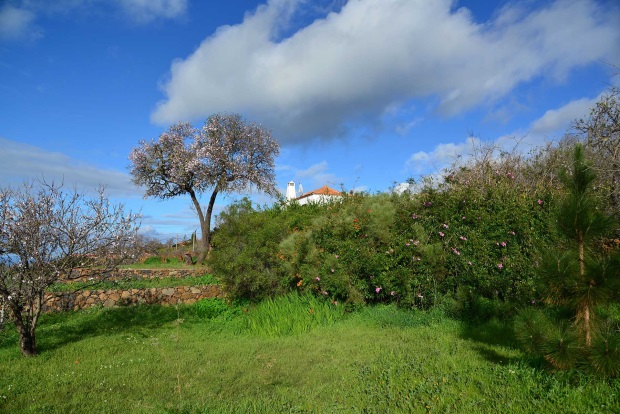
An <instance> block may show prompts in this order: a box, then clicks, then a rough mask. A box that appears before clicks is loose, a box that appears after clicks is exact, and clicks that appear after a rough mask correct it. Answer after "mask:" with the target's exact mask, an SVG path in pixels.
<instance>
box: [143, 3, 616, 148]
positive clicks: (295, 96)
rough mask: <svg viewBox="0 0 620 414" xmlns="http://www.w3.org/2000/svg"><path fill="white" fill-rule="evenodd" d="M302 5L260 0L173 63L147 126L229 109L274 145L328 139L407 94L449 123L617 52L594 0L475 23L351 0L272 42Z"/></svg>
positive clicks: (448, 14)
mask: <svg viewBox="0 0 620 414" xmlns="http://www.w3.org/2000/svg"><path fill="white" fill-rule="evenodd" d="M304 4H305V2H303V1H300V0H271V1H269V2H268V3H267V5H262V6H259V7H258V8H257V9H256V11H255V12H254V13H248V14H246V16H245V18H244V20H243V22H242V23H241V24H238V25H235V26H222V27H220V28H219V29H218V30H217V31H216V32H215V33H213V34H212V35H211V36H209V37H208V38H206V39H205V40H204V41H203V42H202V44H201V45H200V46H199V47H198V49H197V50H196V51H195V52H194V53H193V54H192V55H190V56H189V57H187V58H186V59H184V60H178V61H175V62H173V64H172V66H171V71H170V78H169V80H168V81H167V82H166V83H165V84H164V85H163V86H162V88H163V91H164V92H165V95H166V99H165V100H164V101H162V102H160V103H159V104H158V106H157V108H156V109H155V110H154V112H153V114H152V119H153V120H154V121H155V122H158V123H171V122H175V121H178V120H195V119H198V118H200V117H205V116H207V115H209V114H211V113H213V112H220V111H235V112H244V113H246V114H247V115H248V116H250V117H252V118H255V119H258V120H261V121H262V122H264V123H266V124H267V125H269V126H270V127H272V128H274V130H275V132H276V136H277V137H278V138H279V139H280V140H281V141H291V140H295V139H304V138H307V137H311V136H317V135H318V136H324V137H331V136H334V135H338V134H340V133H342V132H343V130H344V129H345V128H346V125H348V124H350V123H352V122H354V121H359V120H363V121H365V122H367V123H370V124H371V123H373V122H377V120H378V119H379V118H380V116H381V114H382V113H383V112H384V111H385V110H386V109H387V108H390V107H394V106H398V105H400V104H404V103H406V102H407V101H410V100H412V99H422V98H426V97H436V98H438V107H437V110H438V111H440V112H441V113H443V114H444V115H447V116H450V115H453V114H457V113H461V112H463V111H466V110H468V109H471V108H473V107H475V106H477V105H480V104H482V103H485V102H492V101H493V100H494V99H498V98H501V97H504V96H505V95H506V94H508V93H509V92H510V91H511V90H513V89H514V88H515V87H516V86H518V85H519V84H521V83H524V82H528V81H531V80H533V79H534V78H537V77H541V76H548V77H551V78H553V79H554V80H561V79H563V77H564V76H566V74H567V73H568V72H569V71H570V70H571V69H572V68H574V67H578V66H581V65H586V64H589V63H591V62H595V61H599V60H601V59H608V60H612V61H613V59H616V60H617V58H618V57H620V56H619V53H618V49H617V44H619V43H620V26H618V25H617V21H618V19H619V17H620V15H619V14H618V10H617V9H611V7H612V6H611V5H610V6H609V7H608V9H604V6H603V5H602V4H599V3H597V2H595V1H594V0H557V1H555V2H551V3H545V5H544V6H539V8H537V9H533V10H525V9H520V8H518V7H517V6H511V7H504V8H503V9H501V10H499V11H498V12H497V13H496V15H495V17H494V18H493V19H492V20H491V21H488V22H484V23H482V24H480V23H477V22H475V21H474V20H473V17H472V15H471V14H470V12H469V11H468V10H467V9H464V8H460V9H454V8H453V4H454V2H453V1H451V0H436V1H423V0H356V1H349V2H348V3H346V5H344V6H343V7H342V9H341V10H340V11H339V12H332V13H329V14H327V15H326V16H324V17H323V18H321V19H317V20H315V21H314V22H313V23H311V24H309V25H308V26H306V27H303V28H300V29H299V30H298V31H297V32H295V33H293V34H292V35H291V36H289V37H287V38H284V39H278V35H279V33H280V30H281V28H282V27H285V26H286V25H287V24H288V22H289V20H290V19H291V16H293V15H294V13H295V12H296V10H298V9H300V8H301V7H303V6H302V5H304ZM518 4H523V3H518ZM526 4H528V5H536V3H534V2H528V3H526Z"/></svg>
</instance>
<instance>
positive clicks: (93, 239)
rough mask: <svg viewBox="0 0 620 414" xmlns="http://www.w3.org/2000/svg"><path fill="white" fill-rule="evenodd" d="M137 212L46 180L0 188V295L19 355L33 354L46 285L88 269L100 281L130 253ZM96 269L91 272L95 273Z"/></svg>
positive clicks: (135, 228) (101, 192) (100, 192)
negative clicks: (15, 333) (16, 336)
mask: <svg viewBox="0 0 620 414" xmlns="http://www.w3.org/2000/svg"><path fill="white" fill-rule="evenodd" d="M137 229H138V216H137V215H133V214H126V213H125V211H124V207H123V206H122V205H113V204H111V203H110V201H109V199H108V198H107V197H106V196H105V194H104V189H103V188H100V189H99V190H98V191H97V193H96V194H95V195H91V196H89V195H86V194H82V193H78V192H76V191H71V192H67V191H64V190H63V189H62V186H58V185H54V184H53V183H51V184H49V183H46V182H35V181H31V182H27V183H24V184H23V185H22V186H21V187H17V188H2V189H0V298H1V299H2V301H3V303H4V304H5V305H6V306H7V308H8V310H9V313H10V314H11V315H12V319H13V322H14V323H15V327H16V328H17V330H18V331H19V337H20V341H19V345H20V350H21V353H22V354H23V355H25V356H31V355H35V354H36V340H35V330H36V328H37V322H38V319H39V315H40V314H41V310H42V305H43V304H44V297H45V292H46V290H47V288H49V287H50V286H51V285H52V284H54V283H56V282H58V281H60V280H61V278H63V279H66V280H71V279H72V277H74V275H73V274H72V272H71V270H72V269H74V268H76V267H91V268H92V269H93V275H94V276H99V277H96V279H98V280H101V279H103V278H105V277H107V276H108V275H109V274H110V270H112V269H113V268H114V267H116V266H117V265H118V264H119V263H120V262H121V260H123V259H124V258H125V256H126V254H127V253H128V252H129V251H130V249H129V245H130V244H131V243H132V240H133V237H134V235H135V234H136V231H137ZM95 272H96V273H95Z"/></svg>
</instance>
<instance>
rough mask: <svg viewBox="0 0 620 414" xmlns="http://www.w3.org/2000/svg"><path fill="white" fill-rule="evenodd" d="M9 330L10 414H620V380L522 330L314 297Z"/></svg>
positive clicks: (129, 313) (3, 336)
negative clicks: (541, 347)
mask: <svg viewBox="0 0 620 414" xmlns="http://www.w3.org/2000/svg"><path fill="white" fill-rule="evenodd" d="M37 338H38V341H39V342H38V344H37V346H38V349H39V355H38V356H36V357H34V358H23V357H22V356H21V354H20V353H19V348H18V346H17V341H18V336H17V334H16V333H15V330H14V328H13V327H12V326H10V325H9V326H5V329H4V330H3V331H2V332H0V372H1V373H2V375H1V376H0V412H7V413H71V412H98V413H128V412H131V413H177V412H181V413H212V412H215V413H252V412H254V413H263V412H264V413H272V412H276V413H277V412H287V413H289V412H300V413H301V412H305V413H329V412H334V413H339V412H340V413H357V412H364V413H373V412H381V413H385V412H420V413H428V412H456V413H461V412H462V413H472V412H480V413H485V412H493V413H495V412H511V413H530V412H558V411H560V410H561V411H563V412H567V413H572V412H574V413H584V412H588V413H612V412H620V381H619V380H618V379H604V378H601V377H597V376H593V375H591V374H589V375H584V374H583V373H581V372H580V371H579V370H578V369H573V370H569V371H561V372H560V371H551V370H548V369H547V368H546V367H547V366H546V365H545V364H544V361H542V360H539V359H536V358H534V357H530V356H527V355H525V354H524V353H523V352H522V351H521V350H520V348H519V347H518V345H517V343H516V341H515V339H514V334H513V327H512V323H511V322H510V321H507V320H505V321H499V320H497V319H491V320H489V321H487V322H484V323H476V324H475V323H471V322H463V321H460V320H455V319H452V318H450V317H448V316H446V315H445V314H444V313H443V312H442V311H441V309H440V308H435V309H433V310H429V311H422V310H414V309H407V310H405V309H400V308H397V307H395V306H394V305H376V306H368V307H364V308H361V309H358V310H355V311H352V312H346V311H345V310H344V307H343V306H341V305H333V304H332V303H331V302H329V301H328V300H324V299H322V298H316V297H313V296H309V295H297V294H293V295H287V296H282V297H279V298H276V299H273V300H266V301H263V302H261V303H260V304H258V305H248V304H237V305H235V306H232V307H231V306H228V305H226V304H225V303H224V302H223V301H221V300H218V299H211V300H203V301H201V302H198V303H196V304H193V305H188V306H178V307H161V306H136V307H120V308H93V309H89V310H84V311H79V312H67V313H59V314H47V315H44V316H43V319H42V321H41V324H40V327H39V330H38V336H37Z"/></svg>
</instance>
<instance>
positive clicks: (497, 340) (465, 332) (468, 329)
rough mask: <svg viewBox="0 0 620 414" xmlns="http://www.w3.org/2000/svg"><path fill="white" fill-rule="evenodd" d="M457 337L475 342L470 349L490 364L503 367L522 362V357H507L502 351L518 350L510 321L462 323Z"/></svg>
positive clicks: (493, 320) (494, 320)
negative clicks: (506, 349)
mask: <svg viewBox="0 0 620 414" xmlns="http://www.w3.org/2000/svg"><path fill="white" fill-rule="evenodd" d="M459 335H460V337H461V338H463V339H467V340H470V341H474V342H476V345H475V346H473V347H472V349H474V350H475V351H476V352H478V353H479V354H480V355H481V356H482V357H483V358H484V359H485V360H487V361H489V362H491V363H494V364H502V365H504V364H507V363H513V362H514V363H516V362H519V361H522V360H523V358H522V357H516V356H510V355H508V353H506V352H505V351H504V350H503V349H502V348H504V349H505V348H508V349H514V350H516V349H519V346H518V343H517V340H516V338H515V334H514V328H513V324H512V321H500V320H496V319H492V320H490V321H486V322H472V321H463V322H462V324H461V330H460V333H459Z"/></svg>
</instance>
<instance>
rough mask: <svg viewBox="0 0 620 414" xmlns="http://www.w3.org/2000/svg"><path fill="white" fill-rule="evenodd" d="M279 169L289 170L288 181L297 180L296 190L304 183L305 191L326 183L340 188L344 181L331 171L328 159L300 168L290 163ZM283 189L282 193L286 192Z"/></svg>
mask: <svg viewBox="0 0 620 414" xmlns="http://www.w3.org/2000/svg"><path fill="white" fill-rule="evenodd" d="M278 169H279V170H280V171H286V172H287V175H288V179H287V183H288V181H293V182H295V185H296V186H297V187H295V189H296V190H297V189H298V187H299V184H302V186H303V189H304V192H307V191H312V190H315V189H317V188H320V187H323V186H324V185H328V186H330V187H332V188H335V189H338V187H339V186H340V184H341V183H342V181H343V180H342V179H340V178H338V177H337V176H336V175H335V174H333V173H331V172H329V164H328V163H327V161H321V162H319V163H317V164H313V165H311V166H310V167H308V168H304V169H299V168H296V167H294V166H289V165H285V166H279V167H278ZM280 175H283V174H280ZM281 191H282V194H284V193H285V192H286V188H283V189H281Z"/></svg>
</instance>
